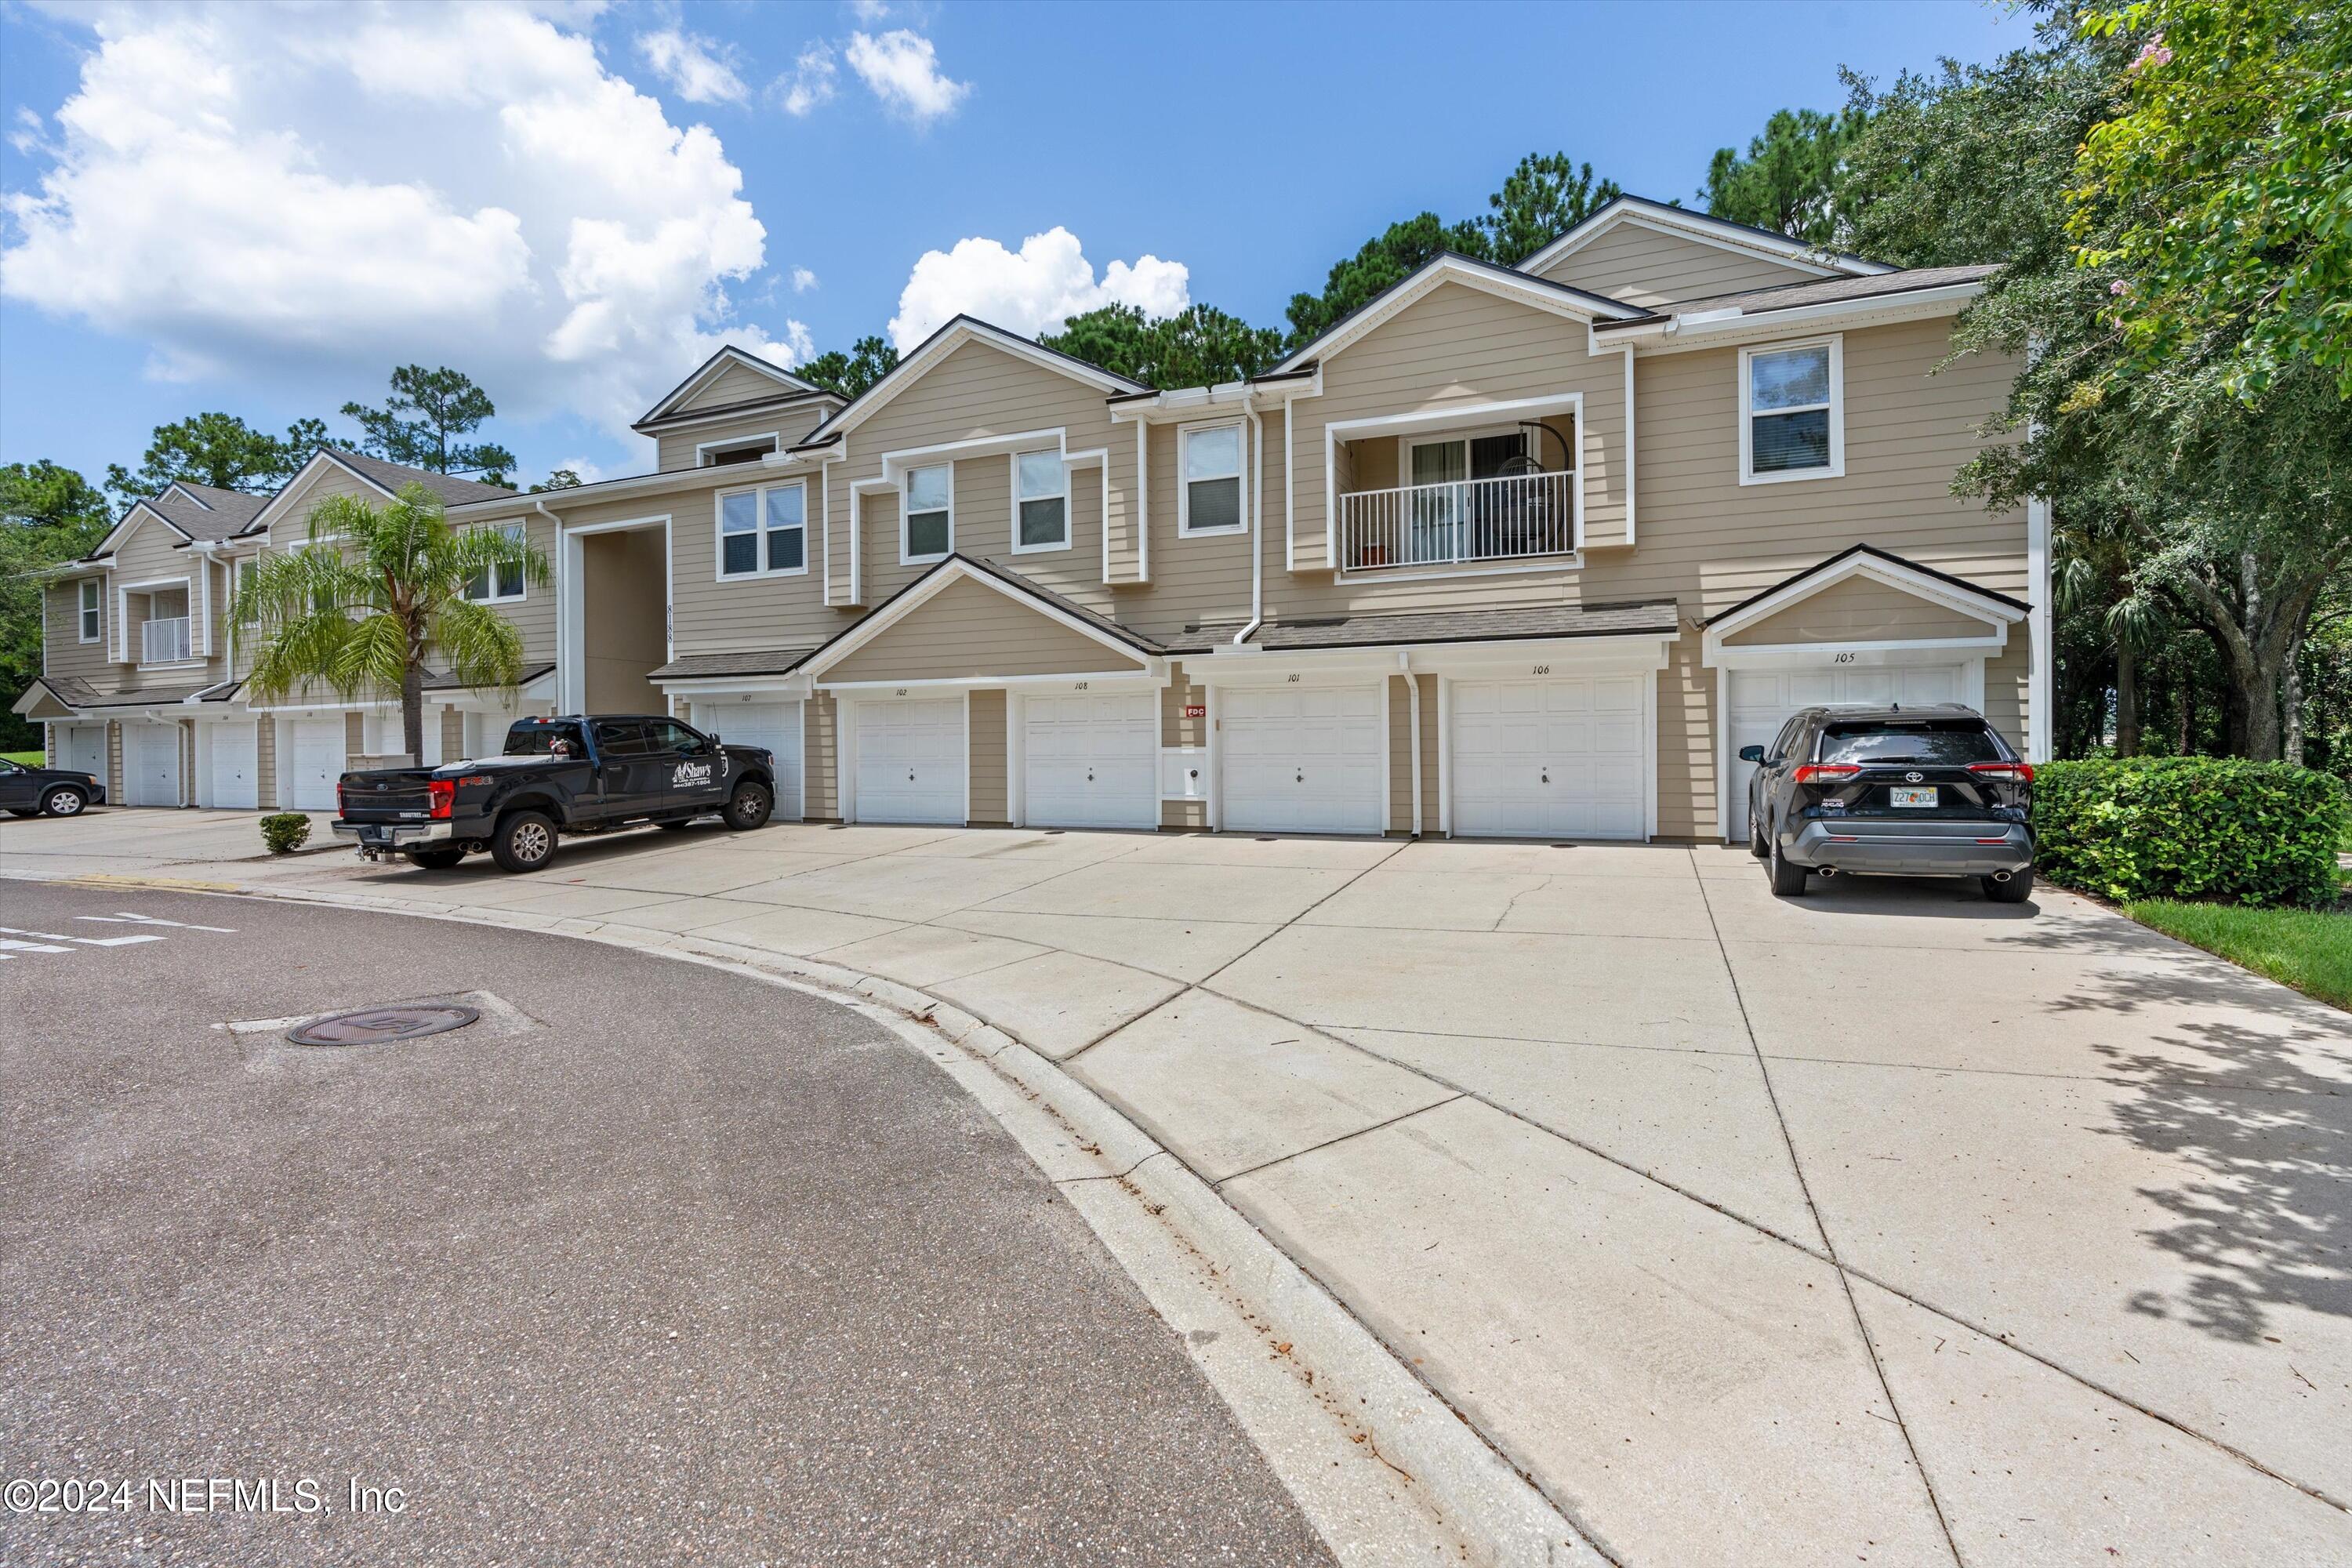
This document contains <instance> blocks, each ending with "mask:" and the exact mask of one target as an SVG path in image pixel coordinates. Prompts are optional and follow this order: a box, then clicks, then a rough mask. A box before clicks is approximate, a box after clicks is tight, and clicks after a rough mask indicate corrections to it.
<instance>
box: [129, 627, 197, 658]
mask: <svg viewBox="0 0 2352 1568" xmlns="http://www.w3.org/2000/svg"><path fill="white" fill-rule="evenodd" d="M191 657H192V655H191V654H190V652H189V643H188V617H187V616H173V617H171V618H169V619H164V620H157V619H153V618H150V619H148V620H146V621H144V622H142V623H141V624H140V627H139V662H140V663H142V664H184V663H186V662H187V661H188V659H189V658H191Z"/></svg>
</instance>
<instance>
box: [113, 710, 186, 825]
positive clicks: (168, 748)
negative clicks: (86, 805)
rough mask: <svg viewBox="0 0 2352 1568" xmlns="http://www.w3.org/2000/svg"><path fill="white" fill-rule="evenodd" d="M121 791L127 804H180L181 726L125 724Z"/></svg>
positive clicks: (123, 729)
mask: <svg viewBox="0 0 2352 1568" xmlns="http://www.w3.org/2000/svg"><path fill="white" fill-rule="evenodd" d="M122 795H123V804H124V805H179V804H180V727H179V726H178V725H177V724H155V723H130V724H125V725H123V726H122Z"/></svg>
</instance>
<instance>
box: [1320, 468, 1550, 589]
mask: <svg viewBox="0 0 2352 1568" xmlns="http://www.w3.org/2000/svg"><path fill="white" fill-rule="evenodd" d="M1575 548H1576V475H1575V474H1574V472H1572V471H1569V472H1560V473H1540V474H1507V475H1505V476H1503V477H1502V478H1500V479H1464V480H1460V481H1458V482H1456V483H1453V484H1443V485H1404V486H1401V487H1399V488H1398V489H1391V490H1358V491H1356V492H1355V493H1354V494H1352V495H1343V496H1341V497H1340V498H1339V569H1340V570H1341V571H1343V572H1370V571H1375V570H1380V569H1384V568H1389V567H1397V566H1435V565H1452V564H1457V563H1463V562H1471V561H1514V560H1517V559H1519V558H1521V557H1523V556H1529V555H1566V554H1568V553H1570V552H1572V551H1574V550H1575Z"/></svg>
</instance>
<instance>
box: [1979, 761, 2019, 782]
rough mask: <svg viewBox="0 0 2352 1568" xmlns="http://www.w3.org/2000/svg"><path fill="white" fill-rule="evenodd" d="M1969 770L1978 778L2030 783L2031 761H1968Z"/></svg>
mask: <svg viewBox="0 0 2352 1568" xmlns="http://www.w3.org/2000/svg"><path fill="white" fill-rule="evenodd" d="M1969 772H1970V773H1974V774H1976V776H1977V777H1979V778H1980V779H2001V780H2005V781H2006V782H2008V783H2010V784H2032V782H2033V764H2032V763H1969Z"/></svg>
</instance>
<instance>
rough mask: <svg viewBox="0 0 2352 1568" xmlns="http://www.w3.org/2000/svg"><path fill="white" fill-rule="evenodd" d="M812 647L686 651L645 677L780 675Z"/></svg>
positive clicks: (804, 656) (702, 677)
mask: <svg viewBox="0 0 2352 1568" xmlns="http://www.w3.org/2000/svg"><path fill="white" fill-rule="evenodd" d="M815 651H816V649H814V648H813V647H772V648H761V649H759V650H758V651H756V652H752V653H689V654H687V655H685V656H684V657H683V658H674V659H671V660H670V661H669V662H668V663H667V664H666V665H663V666H662V667H661V668H659V669H656V670H655V671H654V672H653V673H652V674H651V675H649V676H647V677H646V679H647V680H696V679H704V678H707V677H712V676H722V675H783V674H785V673H787V672H789V671H791V670H793V669H796V668H799V667H800V666H801V665H802V663H803V662H804V661H805V660H806V659H807V658H808V656H809V655H811V654H813V653H814V652H815Z"/></svg>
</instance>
